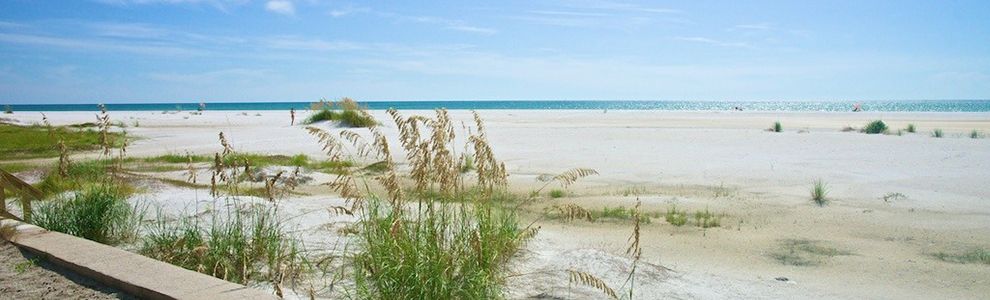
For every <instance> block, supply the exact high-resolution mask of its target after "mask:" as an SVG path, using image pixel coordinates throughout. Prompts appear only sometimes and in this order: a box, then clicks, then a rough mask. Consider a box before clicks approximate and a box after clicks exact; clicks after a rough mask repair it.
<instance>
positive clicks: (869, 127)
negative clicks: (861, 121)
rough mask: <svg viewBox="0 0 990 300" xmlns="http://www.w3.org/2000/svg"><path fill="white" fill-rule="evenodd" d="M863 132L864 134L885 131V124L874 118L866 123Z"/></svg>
mask: <svg viewBox="0 0 990 300" xmlns="http://www.w3.org/2000/svg"><path fill="white" fill-rule="evenodd" d="M863 132H865V133H866V134H880V133H885V132H887V124H886V123H884V122H883V121H881V120H876V121H873V122H870V123H869V124H866V127H864V128H863Z"/></svg>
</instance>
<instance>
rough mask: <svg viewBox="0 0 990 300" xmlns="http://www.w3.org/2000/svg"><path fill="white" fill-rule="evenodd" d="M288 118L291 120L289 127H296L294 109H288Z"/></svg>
mask: <svg viewBox="0 0 990 300" xmlns="http://www.w3.org/2000/svg"><path fill="white" fill-rule="evenodd" d="M289 118H291V119H292V121H291V122H290V123H289V126H296V109H295V108H290V109H289Z"/></svg>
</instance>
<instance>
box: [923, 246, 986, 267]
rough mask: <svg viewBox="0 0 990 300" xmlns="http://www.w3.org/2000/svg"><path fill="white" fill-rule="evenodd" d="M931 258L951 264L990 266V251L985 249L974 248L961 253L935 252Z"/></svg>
mask: <svg viewBox="0 0 990 300" xmlns="http://www.w3.org/2000/svg"><path fill="white" fill-rule="evenodd" d="M932 257H935V258H937V259H939V260H941V261H947V262H952V263H961V264H985V265H990V250H987V249H985V248H974V249H971V250H969V251H966V252H961V253H947V252H936V253H933V254H932Z"/></svg>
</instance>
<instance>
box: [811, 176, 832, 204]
mask: <svg viewBox="0 0 990 300" xmlns="http://www.w3.org/2000/svg"><path fill="white" fill-rule="evenodd" d="M827 196H828V184H826V183H825V182H824V181H822V180H821V179H819V180H815V182H814V184H813V186H812V187H811V200H813V201H815V204H818V206H825V204H826V203H828V198H826V197H827Z"/></svg>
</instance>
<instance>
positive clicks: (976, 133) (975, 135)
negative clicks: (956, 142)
mask: <svg viewBox="0 0 990 300" xmlns="http://www.w3.org/2000/svg"><path fill="white" fill-rule="evenodd" d="M969 138H971V139H978V138H980V132H979V131H976V129H973V131H970V132H969Z"/></svg>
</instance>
